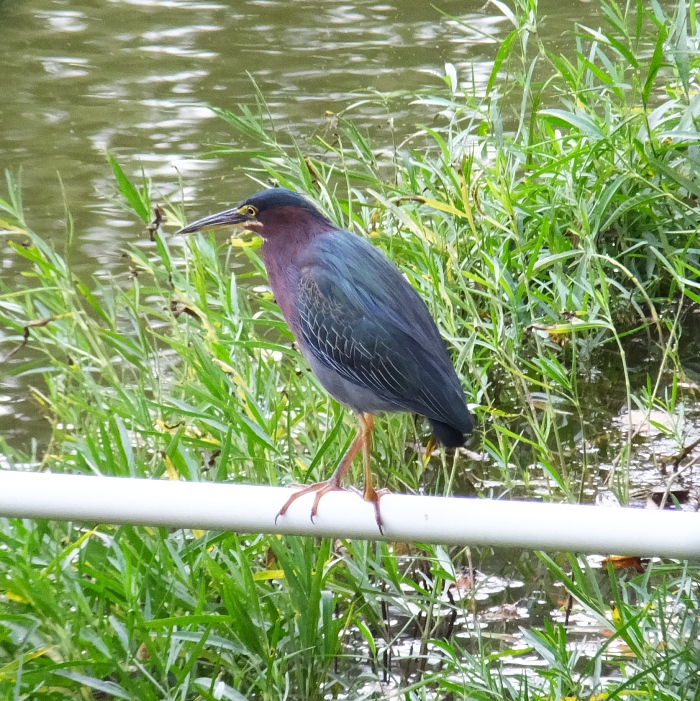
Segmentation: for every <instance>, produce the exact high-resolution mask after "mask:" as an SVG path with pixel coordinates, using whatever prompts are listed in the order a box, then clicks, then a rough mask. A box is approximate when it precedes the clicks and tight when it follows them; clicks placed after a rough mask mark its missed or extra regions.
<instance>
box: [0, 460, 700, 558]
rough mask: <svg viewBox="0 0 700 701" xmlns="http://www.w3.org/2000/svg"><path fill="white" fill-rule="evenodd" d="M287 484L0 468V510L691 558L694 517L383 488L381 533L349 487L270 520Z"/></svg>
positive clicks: (697, 546)
mask: <svg viewBox="0 0 700 701" xmlns="http://www.w3.org/2000/svg"><path fill="white" fill-rule="evenodd" d="M291 493H292V492H291V491H290V490H289V489H285V488H283V487H258V486H252V485H242V484H221V483H212V482H176V481H170V480H147V479H132V478H125V477H94V476H89V475H62V474H50V473H36V472H14V471H9V470H0V516H9V517H19V518H47V519H55V520H59V521H74V520H75V521H87V522H92V523H95V522H97V523H123V524H133V525H141V526H168V527H171V528H198V529H212V530H220V531H227V530H230V531H240V532H243V533H285V534H297V535H308V536H333V537H336V538H361V539H373V540H374V539H376V540H380V539H383V540H392V541H406V542H423V543H441V544H445V545H473V544H481V545H494V546H507V547H515V548H528V549H536V550H564V551H574V552H596V553H604V554H608V553H618V554H621V555H648V556H653V555H656V556H664V557H677V558H698V557H700V515H699V514H695V513H688V512H676V511H650V510H646V509H630V508H603V507H596V506H578V505H572V504H543V503H538V502H526V501H506V500H501V501H496V500H490V499H466V498H458V497H451V498H446V497H420V496H405V495H399V494H388V495H386V496H385V497H382V500H381V512H382V517H383V519H384V536H383V537H382V536H381V535H380V534H379V530H378V528H377V524H376V522H375V520H374V510H373V508H372V505H371V504H368V503H366V502H364V501H363V500H362V498H361V497H360V496H359V495H357V494H355V493H353V492H332V493H330V494H326V495H325V496H324V497H323V499H321V503H320V507H319V511H318V516H317V518H316V522H315V523H311V520H310V518H309V514H310V509H311V503H312V500H313V496H312V495H308V496H304V497H302V498H300V499H299V500H298V501H296V502H295V503H294V504H293V505H292V506H291V507H290V509H289V511H288V512H287V513H286V514H285V515H284V516H282V517H280V518H279V519H278V520H277V523H276V524H275V516H276V515H277V512H278V511H279V509H280V508H281V507H282V505H283V504H284V503H285V501H286V500H287V499H288V498H289V495H290V494H291Z"/></svg>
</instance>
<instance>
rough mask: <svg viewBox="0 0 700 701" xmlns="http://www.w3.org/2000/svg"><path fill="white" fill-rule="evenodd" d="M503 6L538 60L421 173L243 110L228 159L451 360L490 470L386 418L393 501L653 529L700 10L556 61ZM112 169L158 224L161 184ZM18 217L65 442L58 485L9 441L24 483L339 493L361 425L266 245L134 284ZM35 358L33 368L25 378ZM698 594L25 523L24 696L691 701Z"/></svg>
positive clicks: (685, 221) (408, 146) (615, 22)
mask: <svg viewBox="0 0 700 701" xmlns="http://www.w3.org/2000/svg"><path fill="white" fill-rule="evenodd" d="M498 6H499V7H501V8H502V11H503V12H504V13H506V16H507V17H508V18H509V19H510V20H511V21H512V23H513V30H512V32H511V33H510V34H509V35H508V37H507V38H506V40H505V41H504V42H503V43H502V45H501V48H500V49H499V50H498V52H497V54H496V57H495V61H494V68H493V72H492V74H491V76H490V78H489V80H488V83H487V85H486V86H485V90H482V89H480V88H478V87H475V86H470V87H468V88H466V89H465V88H463V87H460V86H459V85H458V83H457V80H456V74H455V73H454V72H453V71H452V70H448V72H447V78H446V85H445V87H444V88H442V89H440V90H434V91H433V93H428V92H426V94H423V95H420V96H419V97H418V98H417V101H418V102H419V103H420V104H421V105H423V107H428V108H430V109H432V110H434V111H438V112H439V115H438V117H437V118H436V120H435V123H434V124H433V126H431V127H430V128H423V129H421V130H420V131H419V132H417V133H416V134H415V135H414V136H413V137H411V139H409V140H407V141H406V142H404V143H402V144H400V145H398V146H396V147H395V148H392V149H391V150H389V151H382V152H380V153H378V152H377V151H376V150H375V149H374V148H373V147H372V145H371V144H370V143H369V142H368V140H367V139H366V138H365V137H364V136H363V134H362V133H361V131H360V130H359V129H358V128H356V127H355V126H354V125H353V124H352V122H351V121H348V120H346V119H343V118H339V119H338V120H337V123H336V124H335V125H334V126H333V128H332V129H331V130H330V131H328V132H327V133H325V134H319V135H317V136H316V137H315V138H314V139H313V140H312V141H311V142H310V143H307V144H304V145H300V144H299V143H297V142H295V141H293V140H291V139H286V140H285V137H284V135H282V134H280V133H279V132H273V131H272V130H271V129H270V128H269V125H268V124H267V123H266V118H265V116H264V115H265V111H264V109H260V110H259V113H258V112H255V111H253V110H251V109H242V110H241V111H240V112H239V113H231V112H224V111H220V112H219V114H220V116H221V117H222V118H223V119H225V120H226V121H227V122H228V123H229V124H230V125H231V126H232V127H233V128H234V129H235V130H236V132H237V136H238V139H239V140H240V139H245V141H246V143H245V144H244V145H243V147H241V146H240V141H239V142H238V144H239V145H238V146H237V147H236V148H235V149H234V148H233V147H222V148H221V149H219V153H220V154H224V153H229V154H230V155H232V154H234V153H235V155H237V156H238V157H240V156H241V155H242V154H244V155H245V156H246V164H247V166H248V168H249V172H250V173H251V175H252V177H253V178H254V179H257V180H258V181H259V182H261V183H264V184H268V183H270V182H271V181H272V182H275V183H279V184H282V185H285V186H287V187H292V188H294V189H297V190H300V191H303V192H306V193H308V194H309V195H310V196H311V197H313V198H314V200H315V201H316V202H317V203H318V204H319V205H320V206H321V207H323V208H324V209H325V210H326V212H327V213H328V214H329V216H331V217H332V218H333V219H334V220H335V221H337V222H338V223H339V224H341V225H343V226H345V227H346V228H349V229H351V230H355V231H357V232H359V233H361V234H363V235H369V236H371V237H372V240H373V241H375V242H376V244H377V245H379V246H381V247H382V248H383V249H384V250H385V251H386V252H387V254H388V255H389V256H390V257H391V258H392V259H393V260H395V261H396V262H397V263H398V264H399V265H400V266H401V268H402V269H403V270H404V272H405V273H406V275H407V276H408V278H409V279H410V281H411V283H412V284H413V285H414V286H416V287H417V288H418V289H419V291H420V293H421V295H422V296H423V298H424V299H425V300H426V301H427V303H428V305H429V307H430V309H431V311H432V313H433V314H434V316H435V317H436V319H437V321H438V323H439V325H440V327H441V328H442V329H443V331H444V332H445V335H446V336H447V338H448V339H449V341H450V342H451V345H452V347H453V349H454V359H455V364H456V367H457V370H458V372H459V374H460V376H461V378H462V379H463V382H464V384H465V387H466V389H467V394H468V396H469V397H470V399H471V400H472V402H473V403H474V404H475V405H476V413H477V415H478V417H479V419H480V429H479V431H478V435H477V436H476V437H475V439H474V441H473V443H472V445H471V446H470V448H471V453H470V454H464V453H461V452H458V453H456V454H454V455H451V456H447V455H445V454H439V455H436V456H434V457H433V458H432V459H431V460H430V461H428V462H427V463H425V464H424V460H423V458H422V455H421V452H422V451H421V445H422V444H424V442H425V440H426V439H427V433H426V427H425V426H422V425H420V424H416V423H415V422H414V421H413V419H412V418H411V417H408V416H392V417H388V418H387V419H385V420H382V421H381V422H379V424H378V430H377V432H376V433H377V440H376V442H375V447H374V464H375V466H378V468H379V472H380V475H381V480H382V483H388V485H389V486H390V487H391V488H392V489H394V490H396V491H417V490H419V489H424V490H426V491H427V492H428V493H438V494H476V495H483V496H495V497H500V498H511V497H529V498H543V499H548V500H569V501H583V500H590V499H592V498H593V495H594V494H595V492H596V491H598V490H601V489H602V488H604V487H609V488H612V489H613V490H614V491H615V492H616V493H617V494H618V496H619V497H620V498H621V499H622V500H623V501H626V500H627V499H628V498H629V497H630V495H631V496H634V491H635V488H636V479H637V471H638V468H639V465H640V461H641V460H645V459H646V458H645V457H643V456H642V457H640V455H643V453H642V447H643V448H644V450H646V451H648V450H649V443H650V441H649V440H644V441H642V438H643V435H642V431H641V428H640V427H641V426H642V425H643V424H644V422H639V421H638V420H636V422H635V421H633V420H632V416H633V415H636V414H635V412H636V413H637V414H639V413H641V414H642V415H644V416H646V417H647V421H646V425H648V424H649V421H648V419H649V417H650V416H651V412H652V411H654V412H664V413H665V415H667V416H670V417H676V418H677V419H678V420H676V421H674V422H670V423H666V424H664V423H661V424H660V426H661V428H659V429H658V430H660V431H662V433H663V438H664V440H665V441H666V443H665V444H664V445H665V448H666V449H667V450H668V449H669V446H670V450H671V452H672V453H673V451H676V452H677V453H679V454H680V453H681V451H682V449H683V447H684V446H685V445H686V444H687V443H688V434H689V432H691V431H692V430H693V421H697V409H696V408H694V407H697V395H696V394H695V392H696V389H697V388H696V387H695V388H694V387H693V385H692V384H691V383H689V382H687V381H686V380H687V379H688V378H687V377H686V374H688V373H687V372H686V368H690V367H691V363H689V358H692V357H693V354H694V352H695V351H694V349H695V345H694V343H697V342H698V339H695V340H693V336H692V334H693V323H695V324H697V305H698V303H699V302H700V298H699V297H698V294H699V293H698V287H699V286H700V280H699V279H698V271H699V270H700V261H699V260H698V257H699V251H700V246H699V245H698V227H697V214H698V211H697V209H698V196H699V195H700V192H699V191H698V189H699V188H700V185H698V182H697V173H696V171H697V163H698V161H697V153H698V151H697V148H698V144H699V143H700V140H699V139H698V133H697V129H696V126H695V119H696V116H695V115H696V112H697V109H698V104H700V103H698V99H697V96H696V95H695V92H696V90H697V87H698V85H697V75H698V74H697V71H698V62H697V59H696V54H697V46H698V42H697V27H696V19H695V14H694V7H692V6H691V7H686V6H685V4H683V3H679V4H678V5H677V7H676V10H675V12H674V14H673V15H666V14H664V11H663V9H662V8H660V7H659V6H658V5H657V4H656V3H653V4H652V5H650V7H649V8H646V7H644V6H642V5H641V4H635V5H628V6H625V7H624V8H622V9H621V8H620V7H618V6H617V5H613V4H608V3H604V4H603V5H602V7H603V14H604V17H605V20H606V22H607V24H606V28H605V29H590V28H585V27H576V28H574V31H573V34H572V37H573V38H572V46H571V48H570V51H569V52H568V53H567V54H566V55H555V54H553V53H552V52H550V51H549V50H547V48H546V47H544V46H542V45H541V44H540V43H539V41H538V36H537V31H536V30H537V22H538V21H539V18H538V16H537V12H536V5H535V4H534V3H532V2H529V3H525V2H523V3H519V4H517V5H516V9H515V11H513V12H511V11H510V10H507V9H506V8H505V6H501V5H500V4H499V5H498ZM497 91H498V92H497ZM251 159H252V161H251ZM251 162H252V163H253V164H254V166H253V167H252V169H251V166H250V163H251ZM111 166H112V168H113V170H114V171H115V174H116V176H117V182H118V185H119V188H120V191H121V193H122V195H123V196H124V200H125V201H126V202H127V203H128V205H129V206H130V207H131V209H132V210H133V211H134V214H135V218H139V219H141V220H145V219H146V218H147V214H148V212H149V208H150V202H151V201H155V200H156V199H157V198H156V196H155V194H154V193H152V192H150V189H149V184H148V182H146V183H145V185H144V188H143V189H139V188H138V187H137V186H135V185H134V184H132V183H131V182H129V180H128V178H127V177H126V176H125V175H124V173H123V172H122V171H121V168H120V167H119V165H118V164H117V162H116V160H114V159H111ZM7 191H8V194H7V196H6V199H4V200H2V201H0V208H1V209H2V211H3V213H4V217H5V219H6V220H7V225H8V228H10V227H11V228H12V232H13V233H12V236H13V238H14V239H16V240H17V243H15V244H13V247H14V251H15V253H16V255H17V256H20V257H22V258H24V259H25V260H26V262H27V266H28V276H27V285H26V286H25V287H23V288H22V289H8V288H7V286H6V285H4V284H3V283H2V281H0V323H2V325H3V327H4V328H6V329H9V330H10V333H11V334H12V335H13V338H10V339H9V340H8V342H7V343H6V344H5V347H4V348H3V353H4V355H3V358H4V360H5V366H6V367H8V368H11V370H10V371H11V372H13V373H15V374H17V375H21V376H22V377H23V378H25V379H26V381H27V382H29V383H31V385H32V389H31V392H32V393H33V396H34V398H35V400H36V402H37V404H38V406H39V407H40V410H41V411H42V412H43V413H45V415H46V416H47V418H48V419H49V421H50V422H51V427H52V432H51V442H50V444H49V445H48V447H44V446H41V447H39V446H35V448H34V451H33V454H27V451H23V450H21V449H20V448H18V447H17V446H12V445H9V444H7V443H3V444H2V448H3V453H4V463H5V466H6V467H11V468H14V469H46V470H53V471H71V472H85V473H100V474H110V475H129V476H138V477H149V478H159V477H163V478H170V479H186V480H190V481H197V480H236V481H241V482H257V483H263V484H277V483H287V482H292V481H309V480H317V479H320V478H321V477H322V476H324V475H327V474H328V472H329V469H330V468H331V466H332V465H333V463H334V461H335V459H336V457H337V456H338V455H340V454H341V452H342V449H343V447H344V446H343V443H344V442H345V443H347V442H348V440H349V437H350V435H351V432H352V430H351V423H348V424H346V420H347V421H350V422H351V419H348V418H347V417H346V416H345V413H344V412H343V410H341V409H340V408H339V407H338V406H337V405H335V404H334V402H332V401H331V400H330V399H328V397H327V396H326V395H325V394H324V393H323V392H322V391H321V389H320V387H319V386H318V383H317V381H316V380H315V378H314V377H313V375H311V373H310V372H309V371H308V369H307V368H306V366H305V364H304V362H303V360H302V358H301V357H300V356H299V354H298V353H297V352H296V350H295V349H294V348H293V347H292V345H291V336H290V334H289V330H288V329H287V328H286V326H285V324H284V323H283V321H282V319H281V316H280V314H279V311H278V309H277V307H276V306H275V304H274V302H273V300H272V299H271V296H270V295H269V292H268V291H267V290H266V289H265V288H263V290H262V291H261V290H260V288H259V285H261V284H263V277H262V272H263V271H262V265H261V262H260V259H259V257H258V255H257V244H256V243H255V242H254V241H247V240H246V241H243V242H242V243H241V245H238V246H236V247H225V252H224V253H223V255H222V247H221V246H219V245H218V244H217V242H216V240H215V239H214V238H213V237H205V236H201V235H198V236H196V237H194V238H192V239H187V240H183V241H176V240H173V239H171V238H170V237H169V236H167V235H164V234H163V233H162V232H158V233H157V234H156V236H155V240H154V242H153V244H152V245H150V246H149V245H146V246H138V247H132V248H130V249H129V251H128V255H129V264H130V272H129V274H128V276H127V275H125V276H123V277H121V278H115V279H113V280H108V281H105V280H96V279H93V280H90V281H86V280H81V279H79V278H78V276H76V275H75V274H74V272H73V271H72V269H71V264H70V258H69V256H64V255H61V254H59V253H58V252H56V251H55V250H54V249H52V248H51V247H50V246H48V245H47V244H46V243H45V242H44V241H43V240H42V238H41V236H40V235H38V234H37V233H35V232H33V231H31V229H30V226H29V224H28V222H26V221H25V220H24V217H23V214H22V207H21V197H20V190H19V185H18V184H17V183H16V182H15V181H13V180H12V179H11V178H9V179H8V185H7ZM243 194H244V193H243ZM166 210H167V212H166V213H167V215H168V218H169V220H170V221H171V222H177V221H178V220H181V219H182V213H181V212H179V211H177V208H174V207H166ZM70 233H71V235H72V232H70ZM241 260H242V261H243V264H241ZM25 335H26V348H25V350H27V351H28V353H29V355H28V359H27V361H26V362H23V363H12V364H9V363H8V360H9V359H10V353H11V351H12V350H13V348H14V347H15V346H16V345H17V344H20V343H23V339H24V338H25ZM689 338H690V340H688V339H689ZM640 355H643V356H644V357H645V358H647V360H645V361H644V362H640V360H639V357H640ZM16 357H17V355H16V354H15V359H16ZM620 406H623V407H625V408H626V411H625V412H624V413H623V416H622V417H621V416H620V412H619V407H620ZM654 416H657V414H654ZM625 417H627V419H625ZM681 419H682V420H681ZM615 420H619V422H618V424H617V425H618V428H617V429H614V428H611V425H612V424H613V423H614V421H615ZM656 423H657V424H658V421H657V422H656ZM640 443H643V445H642V446H640ZM653 449H654V444H653V443H652V450H653ZM644 455H646V454H644ZM685 458H687V461H686V463H685V464H684V465H683V466H682V469H685V470H687V471H691V470H692V469H693V464H694V463H693V460H694V458H693V455H692V453H691V454H690V455H686V456H685ZM685 458H684V459H685ZM699 580H700V571H699V570H698V568H697V566H695V565H689V564H684V563H674V562H656V561H655V562H651V563H649V564H647V565H646V566H644V567H642V571H641V572H634V571H633V572H631V573H628V572H626V571H625V572H618V571H616V570H614V569H613V568H612V565H611V564H609V565H606V566H601V565H600V560H599V559H598V560H596V559H587V558H583V557H577V556H574V555H571V556H567V557H565V556H557V557H550V556H545V555H541V554H540V555H536V554H532V553H517V554H516V553H498V554H496V553H493V552H492V551H491V550H490V549H488V548H480V549H468V548H464V549H450V550H446V549H444V548H441V547H437V546H420V547H418V546H403V545H400V544H391V545H389V544H384V543H377V544H369V543H364V542H330V541H328V540H323V541H319V542H314V541H312V540H311V539H306V540H304V539H299V538H288V539H284V540H279V539H277V538H274V537H268V536H245V537H243V536H238V535H235V534H228V533H224V534H214V533H211V534H210V533H200V532H194V531H178V532H168V531H167V530H165V529H150V528H132V527H119V528H117V527H111V526H103V525H101V526H96V527H86V526H81V525H78V524H55V523H33V522H25V521H21V520H18V519H3V520H2V527H1V529H0V590H1V594H2V597H3V600H2V603H3V605H2V609H1V610H0V695H2V697H3V698H12V699H21V698H31V699H42V700H43V699H65V698H75V699H78V698H90V697H92V698H124V699H190V698H191V699H199V698H204V699H221V698H227V699H233V700H234V701H240V699H275V700H276V699H280V698H288V699H305V700H306V699H308V700H312V699H321V698H342V697H346V698H377V699H379V698H386V697H387V695H388V694H390V693H391V694H396V696H397V698H405V699H428V698H453V699H468V698H469V699H473V698H479V699H564V698H589V697H592V698H616V697H617V698H624V697H629V696H634V697H635V698H649V699H651V698H654V699H665V698H668V699H671V698H674V699H677V698H693V697H694V696H696V695H697V694H698V692H699V690H698V674H699V673H700V668H699V664H698V660H699V659H700V657H699V656H698V649H697V638H698V630H697V627H698V621H697V616H696V612H697V609H698V605H699V603H700V602H698V600H697V599H698V595H697V593H698V591H699V589H698V584H699ZM519 625H520V626H523V627H522V628H519V627H518V626H519Z"/></svg>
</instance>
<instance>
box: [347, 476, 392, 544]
mask: <svg viewBox="0 0 700 701" xmlns="http://www.w3.org/2000/svg"><path fill="white" fill-rule="evenodd" d="M349 489H351V490H352V491H353V492H355V494H357V495H359V496H361V497H362V498H363V499H364V500H365V501H368V502H370V503H371V504H372V506H374V520H375V521H376V522H377V527H378V528H379V532H380V533H381V534H382V535H384V521H383V520H382V514H381V512H380V511H379V500H380V499H381V498H382V497H383V496H386V495H387V494H391V490H390V489H387V488H386V487H384V488H382V489H375V488H374V487H372V486H370V487H369V488H367V487H365V491H364V492H361V491H360V490H359V489H357V487H350V488H349Z"/></svg>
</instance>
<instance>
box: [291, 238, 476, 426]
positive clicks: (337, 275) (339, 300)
mask: <svg viewBox="0 0 700 701" xmlns="http://www.w3.org/2000/svg"><path fill="white" fill-rule="evenodd" d="M298 301H299V324H300V330H301V336H302V340H303V343H304V344H305V346H306V347H307V348H308V349H309V351H310V352H311V353H312V354H313V355H314V357H315V358H316V359H317V360H318V361H320V362H321V363H323V364H324V365H325V366H326V367H328V368H331V369H333V370H335V372H337V373H338V374H339V375H340V376H341V377H342V378H343V379H345V380H347V381H349V382H352V383H354V384H357V385H359V386H361V387H364V388H366V389H369V390H371V391H372V392H374V393H376V394H377V396H378V397H381V398H382V399H383V400H385V401H388V402H391V403H393V404H396V405H398V406H400V407H402V408H404V409H406V410H407V411H415V412H417V413H420V414H423V415H424V416H427V417H428V418H431V419H435V420H438V421H442V422H445V423H448V424H450V425H452V426H455V427H457V428H459V429H460V430H463V431H464V432H468V431H469V430H470V427H471V421H470V419H469V413H468V411H467V408H466V405H465V402H464V394H463V391H462V387H461V385H460V383H459V380H458V378H457V375H456V373H455V371H454V367H453V365H452V361H451V359H450V357H449V354H448V352H447V349H446V347H445V343H444V341H443V340H442V337H441V336H440V333H439V331H438V329H437V327H436V326H435V322H434V321H433V319H432V317H431V316H430V313H429V312H428V309H427V307H426V306H425V303H424V302H423V300H421V299H420V297H419V296H418V294H417V293H416V291H415V290H414V289H413V288H412V287H411V285H409V284H408V282H406V280H405V279H404V278H403V276H402V275H401V273H400V272H399V271H398V270H397V269H396V268H395V267H394V266H393V264H391V263H390V262H389V261H388V260H387V259H386V258H385V257H384V256H383V255H382V254H381V253H380V252H379V251H377V250H376V249H375V248H374V247H373V246H372V245H371V244H369V243H368V242H366V241H364V240H363V239H361V238H360V237H359V236H355V235H353V234H350V233H349V232H346V231H334V232H331V233H329V234H324V235H323V236H320V237H318V238H317V239H315V240H314V242H313V243H312V244H311V245H310V246H309V250H308V252H307V253H306V255H305V257H304V259H303V264H302V269H301V277H300V280H299V288H298Z"/></svg>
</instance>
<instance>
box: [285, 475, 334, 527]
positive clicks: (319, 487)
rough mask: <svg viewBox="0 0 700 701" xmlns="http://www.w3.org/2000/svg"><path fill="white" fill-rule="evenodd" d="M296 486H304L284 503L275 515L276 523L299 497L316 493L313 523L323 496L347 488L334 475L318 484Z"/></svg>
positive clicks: (312, 512) (312, 510) (312, 509)
mask: <svg viewBox="0 0 700 701" xmlns="http://www.w3.org/2000/svg"><path fill="white" fill-rule="evenodd" d="M293 486H295V487H297V486H299V487H302V488H301V489H300V490H299V491H298V492H295V493H294V494H292V496H291V497H289V499H287V501H286V502H285V503H284V506H283V507H282V508H281V509H280V510H279V512H278V513H277V516H275V523H277V519H278V518H279V517H280V516H284V515H285V514H286V513H287V509H289V507H290V506H291V505H292V504H293V503H294V502H295V501H296V500H297V499H298V498H299V497H303V496H305V495H306V494H312V493H315V494H316V497H315V498H314V503H313V506H312V507H311V523H313V522H314V518H315V517H316V514H318V503H319V502H320V501H321V497H322V496H323V495H324V494H328V492H344V491H345V490H344V489H343V488H342V487H341V486H340V482H338V481H337V480H334V479H333V478H332V477H331V479H329V480H326V481H325V482H317V483H316V484H310V485H308V486H302V485H293Z"/></svg>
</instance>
